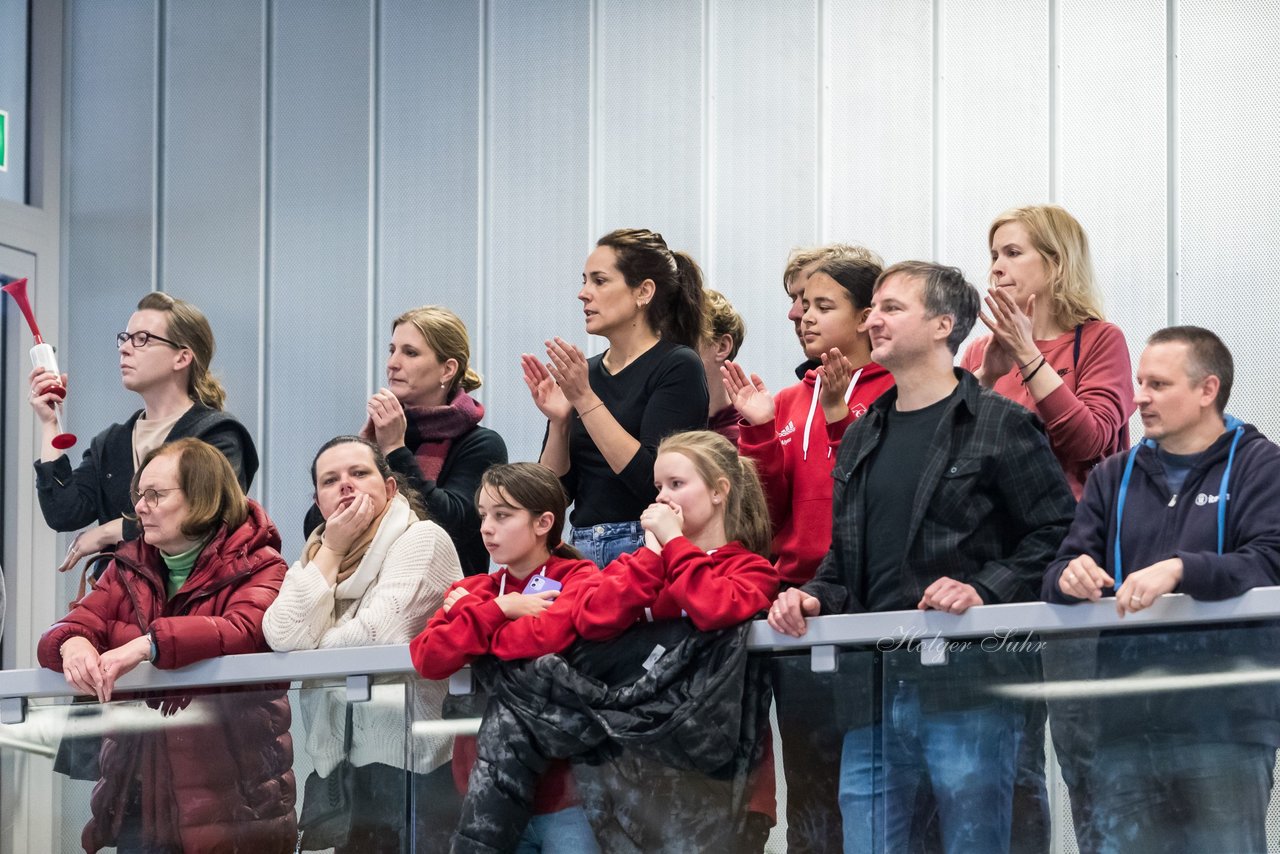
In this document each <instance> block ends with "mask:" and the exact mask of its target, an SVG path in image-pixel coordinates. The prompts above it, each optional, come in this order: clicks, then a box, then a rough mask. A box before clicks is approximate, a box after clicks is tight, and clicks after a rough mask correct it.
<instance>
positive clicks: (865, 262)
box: [721, 247, 893, 851]
mask: <svg viewBox="0 0 1280 854" xmlns="http://www.w3.org/2000/svg"><path fill="white" fill-rule="evenodd" d="M880 271H881V264H880V260H879V258H877V257H876V256H875V255H874V254H873V253H871V252H870V251H869V250H866V249H862V248H860V247H858V248H857V249H856V251H855V250H854V249H853V248H850V255H849V256H847V257H843V258H838V259H828V260H825V261H819V262H818V266H817V268H816V269H815V270H814V272H813V273H812V274H810V275H809V277H808V279H807V281H806V282H805V285H804V296H803V298H802V304H803V306H804V314H803V315H802V316H801V318H800V340H801V343H803V344H804V350H805V355H806V356H807V357H808V358H809V359H811V360H813V362H814V363H815V364H816V365H817V367H815V368H812V369H810V370H808V371H807V372H806V373H805V375H804V378H803V379H802V380H801V381H800V382H798V383H796V384H795V385H793V386H790V387H789V388H785V389H783V390H782V391H780V392H778V394H777V396H776V398H775V397H773V396H771V395H770V394H769V392H768V390H767V389H766V388H765V386H764V383H763V382H761V381H760V378H759V377H757V376H756V375H754V374H753V375H751V378H750V380H748V379H747V374H746V372H745V371H743V369H742V368H741V367H740V366H738V365H737V364H736V363H734V362H727V363H726V364H725V365H724V367H723V368H722V370H721V372H722V374H723V375H724V386H725V389H726V390H727V391H728V392H729V396H730V399H731V400H732V401H733V404H734V406H736V407H737V409H738V411H739V412H740V413H742V419H743V420H742V428H741V432H740V433H739V435H738V449H739V450H740V451H741V452H742V454H743V455H744V456H747V457H750V458H751V459H752V460H754V461H755V462H756V465H757V466H759V469H760V479H761V481H762V482H763V483H764V490H765V495H766V496H767V498H768V501H769V514H770V517H771V519H772V523H773V545H772V548H771V553H772V555H773V557H774V561H775V565H776V567H777V569H778V575H779V578H780V580H781V581H782V583H783V585H784V586H795V585H800V584H804V583H805V582H807V581H810V580H812V578H813V576H814V573H816V572H817V570H818V564H819V563H821V562H822V558H823V557H824V556H825V555H826V553H827V549H828V548H829V547H830V545H831V501H832V488H833V483H834V481H833V480H832V476H831V473H832V471H833V470H834V468H835V465H836V451H837V449H838V447H839V444H840V440H841V438H843V436H844V432H845V430H847V429H848V427H849V425H851V424H852V423H853V422H854V421H855V420H856V419H858V418H859V417H861V415H862V414H863V413H864V412H866V411H867V408H868V407H869V406H870V405H871V404H872V403H873V402H874V401H875V400H876V398H878V397H880V395H881V394H883V393H884V392H885V391H886V390H887V389H889V388H890V387H891V386H892V385H893V376H892V375H891V374H890V373H889V372H888V371H886V370H885V369H884V368H882V367H881V366H880V365H877V364H876V363H875V362H873V361H871V342H870V340H869V338H868V337H867V334H866V333H865V332H862V331H860V328H861V325H862V323H863V321H864V320H866V317H867V314H868V313H869V311H870V307H871V293H872V290H873V287H874V285H875V281H876V277H877V276H879V275H880ZM773 678H774V686H775V694H776V698H777V710H778V715H777V716H778V728H779V730H780V732H781V735H782V753H783V769H784V771H785V772H786V777H787V837H788V842H789V843H790V845H791V846H792V849H793V850H797V851H803V850H815V851H816V850H826V849H830V848H832V847H838V846H839V845H840V844H841V843H840V840H841V839H842V836H841V832H840V809H839V803H838V802H837V800H836V792H837V791H838V789H839V775H840V751H841V749H842V745H843V743H844V729H843V728H842V727H841V726H840V725H839V723H838V722H837V721H836V719H835V716H834V715H833V714H830V713H827V712H824V710H829V709H833V708H835V707H836V706H835V704H836V698H835V696H834V693H833V692H834V691H835V690H836V688H835V685H834V683H832V681H831V680H830V679H829V678H825V674H822V675H819V676H817V677H815V676H814V674H813V673H812V672H811V671H810V670H809V669H808V668H797V667H793V666H791V665H790V664H789V663H788V662H787V661H785V660H782V659H779V660H777V661H775V662H774V667H773Z"/></svg>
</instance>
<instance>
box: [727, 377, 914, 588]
mask: <svg viewBox="0 0 1280 854" xmlns="http://www.w3.org/2000/svg"><path fill="white" fill-rule="evenodd" d="M817 377H818V375H817V372H816V371H808V372H806V373H805V375H804V379H803V380H801V381H800V382H798V383H796V384H795V385H793V386H790V387H788V388H785V389H783V390H782V391H780V392H778V394H777V396H776V397H774V399H773V405H774V409H775V410H776V412H775V415H774V419H773V423H772V424H759V425H751V424H747V423H746V422H743V424H742V432H741V434H739V436H738V450H739V451H740V452H741V453H742V455H743V456H747V457H750V458H751V459H753V460H755V463H756V468H757V470H758V471H759V472H760V481H761V483H762V484H763V485H764V494H765V498H766V499H767V500H768V503H769V518H770V520H772V522H773V554H774V559H775V565H776V566H777V569H778V577H779V579H780V580H781V581H782V582H783V583H786V584H804V583H806V582H809V581H812V580H813V575H814V573H815V572H817V570H818V564H820V563H822V558H823V557H825V556H826V554H827V549H828V548H830V547H831V493H832V481H831V472H832V470H833V469H834V468H835V466H836V452H837V451H839V449H840V439H841V438H842V437H843V436H844V431H845V430H846V429H848V427H849V425H850V424H852V423H853V422H854V421H855V420H857V419H858V418H861V417H862V415H863V413H865V412H866V411H867V407H869V406H870V405H871V404H872V403H874V402H875V401H876V399H877V398H879V397H880V395H882V394H884V393H885V392H886V391H887V390H889V389H890V388H892V387H893V375H892V374H890V373H889V372H888V371H887V370H885V369H884V368H883V367H881V366H880V365H877V364H876V363H875V362H868V363H867V364H866V365H865V366H863V368H862V372H861V373H860V374H859V375H858V378H857V381H856V382H855V383H854V386H853V393H852V395H851V396H850V397H849V415H848V416H847V417H846V418H845V419H844V420H843V421H840V422H837V423H835V424H832V425H829V426H828V424H827V421H826V418H825V417H824V415H823V412H822V402H821V401H820V400H817V399H816V396H817V393H818V391H819V389H818V388H817ZM806 436H807V437H808V450H806V449H805V438H806Z"/></svg>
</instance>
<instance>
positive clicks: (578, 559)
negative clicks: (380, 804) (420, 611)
mask: <svg viewBox="0 0 1280 854" xmlns="http://www.w3.org/2000/svg"><path fill="white" fill-rule="evenodd" d="M567 504H568V499H567V498H566V496H565V494H564V489H563V487H561V486H560V480H559V478H557V477H556V476H555V474H553V473H552V472H551V470H550V469H548V468H546V467H544V466H541V465H538V464H537V463H512V464H510V465H496V466H492V467H490V468H489V469H488V470H487V471H485V473H484V475H483V477H482V478H481V481H480V489H479V491H478V492H477V493H476V507H477V510H478V511H479V515H480V536H481V538H482V539H483V541H484V545H485V548H486V549H487V550H488V551H489V554H490V556H491V557H492V560H493V561H494V563H497V564H499V565H500V567H501V568H500V569H499V570H498V571H497V572H493V573H490V574H488V575H472V576H468V577H466V578H464V579H462V580H461V581H458V582H456V583H455V584H453V585H451V586H450V587H449V589H448V590H447V591H446V592H445V597H444V605H443V607H441V608H440V610H439V611H437V612H436V614H435V616H433V617H432V618H431V620H430V621H429V622H428V623H427V627H426V628H425V629H424V630H423V631H422V634H420V635H418V636H417V637H416V638H414V640H413V642H412V643H411V644H410V645H409V654H410V656H411V657H412V659H413V666H414V667H415V668H416V669H417V671H418V673H420V674H421V675H422V676H423V677H425V678H427V679H446V678H448V677H449V676H450V675H451V674H453V673H454V672H455V671H457V670H458V669H460V668H461V667H463V666H464V665H466V664H468V663H469V662H470V661H472V660H473V659H474V658H476V657H477V656H480V655H494V656H497V657H498V658H502V659H521V658H536V657H538V656H540V655H546V654H548V653H555V652H561V651H563V650H564V649H565V648H566V647H568V646H569V645H570V644H571V643H573V641H574V640H576V639H577V633H576V632H575V631H574V627H573V618H572V613H573V601H574V598H575V596H576V595H577V593H578V592H579V591H580V590H581V589H582V587H583V586H584V582H585V581H586V580H587V579H589V578H591V577H593V576H595V575H596V574H597V573H596V566H595V564H593V563H591V562H590V561H588V560H584V559H583V558H582V555H580V554H579V553H578V551H577V550H576V549H574V548H573V547H572V546H569V545H567V544H565V543H563V542H562V541H561V539H560V532H561V531H562V530H563V529H564V519H565V509H566V505H567ZM474 764H475V739H474V738H466V737H461V736H460V737H459V738H458V739H457V740H456V742H455V745H454V756H453V769H454V779H455V781H456V782H457V783H458V787H459V789H460V790H465V789H466V784H467V778H468V776H469V775H470V773H471V768H472V766H473V765H474ZM533 812H534V815H533V817H532V818H531V819H530V822H529V825H528V827H527V828H526V830H525V834H524V838H522V839H521V848H520V850H521V851H526V850H527V851H540V850H547V851H566V852H573V853H574V854H579V852H582V854H586V853H587V852H598V851H599V848H598V846H597V844H596V841H595V837H594V836H593V835H592V833H591V827H590V825H589V824H588V823H587V819H586V816H585V814H584V813H583V812H582V808H581V807H580V806H578V800H577V795H576V793H575V791H574V788H573V779H572V774H571V772H570V770H569V763H568V762H567V761H564V760H561V761H559V762H555V763H553V764H552V765H551V767H550V768H549V769H548V771H547V773H546V774H544V775H543V776H542V778H541V779H540V780H539V783H538V788H537V792H536V794H535V796H534V809H533Z"/></svg>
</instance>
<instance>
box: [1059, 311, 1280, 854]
mask: <svg viewBox="0 0 1280 854" xmlns="http://www.w3.org/2000/svg"><path fill="white" fill-rule="evenodd" d="M1233 374H1234V368H1233V365H1232V359H1231V353H1230V351H1229V350H1228V349H1227V348H1226V346H1225V345H1224V344H1223V343H1222V341H1221V340H1220V339H1219V338H1218V336H1216V335H1214V334H1213V333H1212V332H1210V331H1208V330H1207V329H1201V328H1199V327H1195V326H1174V327H1169V328H1167V329H1162V330H1160V331H1159V332H1156V333H1155V334H1154V335H1152V336H1151V338H1150V339H1149V340H1148V342H1147V347H1146V349H1145V350H1144V351H1143V353H1142V357H1141V359H1140V360H1139V362H1138V376H1137V380H1138V382H1137V388H1138V391H1137V394H1136V395H1135V396H1134V400H1135V403H1137V405H1138V412H1139V414H1140V415H1141V417H1142V425H1143V433H1144V434H1145V438H1144V439H1143V440H1142V442H1140V443H1139V444H1137V445H1135V446H1134V447H1133V448H1132V449H1131V450H1130V451H1128V452H1127V453H1121V454H1116V455H1115V456H1112V457H1110V458H1109V459H1107V460H1106V461H1105V462H1103V463H1102V464H1101V465H1100V466H1098V467H1097V468H1096V469H1094V470H1093V472H1092V473H1091V474H1090V476H1089V479H1088V481H1087V482H1086V483H1085V490H1084V496H1083V497H1082V499H1081V501H1080V506H1079V508H1078V509H1077V511H1076V515H1075V520H1074V521H1073V522H1072V525H1071V531H1070V534H1069V535H1068V536H1067V539H1066V540H1065V541H1064V542H1063V544H1062V547H1061V549H1060V550H1059V551H1058V557H1057V559H1056V560H1055V561H1054V562H1053V563H1052V564H1051V565H1050V566H1049V569H1048V571H1047V572H1046V573H1045V579H1044V590H1043V593H1044V598H1045V599H1047V600H1048V601H1050V602H1065V603H1076V602H1084V601H1095V602H1096V601H1099V600H1100V599H1101V598H1102V597H1103V596H1104V595H1105V596H1112V595H1113V596H1114V598H1115V606H1116V611H1117V613H1118V614H1119V615H1120V616H1121V617H1123V616H1124V615H1125V614H1131V613H1135V612H1137V611H1142V610H1144V609H1146V608H1150V607H1151V606H1152V605H1153V604H1155V602H1156V601H1157V600H1158V599H1159V597H1160V596H1161V595H1163V594H1165V593H1175V592H1176V593H1186V594H1187V595H1189V596H1191V597H1193V598H1195V599H1205V600H1216V599H1227V598H1230V597H1233V596H1239V595H1241V594H1242V593H1244V592H1246V591H1247V590H1250V589H1251V588H1254V587H1261V586H1268V585H1275V584H1280V476H1278V475H1280V448H1277V446H1276V445H1275V444H1274V443H1272V442H1270V441H1268V440H1267V438H1266V437H1265V436H1263V435H1262V434H1261V433H1259V432H1258V430H1257V429H1256V428H1254V427H1253V426H1251V425H1248V424H1244V423H1243V422H1241V421H1239V420H1237V419H1235V418H1233V417H1231V416H1229V415H1227V414H1226V405H1227V400H1228V398H1229V397H1230V394H1231V384H1232V378H1233ZM1277 648H1280V632H1277V630H1276V628H1275V627H1274V626H1273V625H1262V624H1256V623H1255V624H1245V625H1236V626H1231V627H1224V628H1211V627H1204V626H1195V627H1188V628H1186V629H1173V630H1169V631H1166V632H1162V633H1160V634H1154V635H1153V634H1148V633H1143V634H1140V635H1136V634H1111V635H1103V636H1102V638H1101V639H1100V641H1099V654H1098V676H1099V678H1100V679H1103V680H1107V681H1113V682H1114V683H1116V684H1119V685H1123V684H1124V683H1125V682H1126V681H1128V682H1132V677H1133V675H1134V674H1135V673H1136V672H1137V671H1139V670H1144V669H1147V668H1155V669H1159V670H1161V671H1162V672H1163V673H1164V674H1165V675H1166V676H1167V675H1168V674H1170V673H1173V674H1178V675H1180V676H1185V677H1187V678H1186V684H1187V688H1193V687H1195V682H1196V681H1197V680H1196V679H1195V678H1194V677H1195V676H1197V675H1200V674H1207V673H1212V674H1214V675H1215V678H1218V679H1220V677H1221V676H1222V674H1223V672H1224V671H1230V670H1233V669H1248V668H1252V667H1256V666H1257V665H1258V664H1265V665H1266V666H1274V664H1275V659H1276V655H1275V651H1276V649H1277ZM1242 682H1247V680H1242ZM1096 714H1097V721H1096V723H1097V735H1096V738H1097V741H1098V743H1097V745H1096V747H1095V748H1094V750H1093V766H1092V769H1091V770H1090V771H1089V772H1088V777H1089V779H1088V780H1087V781H1086V783H1087V784H1088V785H1090V787H1091V789H1092V791H1093V795H1094V797H1093V800H1094V812H1093V816H1092V817H1091V819H1090V825H1091V826H1089V827H1084V828H1082V827H1077V828H1076V830H1077V834H1078V835H1082V836H1089V837H1093V838H1096V841H1097V843H1098V847H1099V850H1102V851H1104V852H1121V851H1123V852H1134V851H1152V852H1161V854H1167V852H1171V851H1237V852H1239V851H1258V852H1264V851H1266V850H1267V837H1266V815H1267V804H1268V801H1269V799H1270V793H1271V774H1272V768H1273V766H1274V763H1275V754H1276V747H1277V746H1278V745H1280V697H1278V695H1277V691H1276V689H1275V686H1274V685H1264V686H1262V687H1248V686H1247V685H1245V686H1243V687H1241V683H1237V684H1236V686H1231V685H1230V684H1229V683H1227V684H1224V683H1222V682H1221V681H1219V683H1218V687H1217V688H1216V689H1215V690H1205V689H1204V688H1203V687H1201V689H1200V690H1198V691H1196V690H1182V691H1178V690H1172V691H1153V692H1141V691H1135V692H1132V693H1126V694H1124V695H1122V696H1120V697H1118V698H1112V697H1109V696H1108V695H1103V697H1102V698H1100V699H1098V701H1097V703H1096Z"/></svg>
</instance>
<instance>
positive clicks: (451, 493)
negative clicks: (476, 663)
mask: <svg viewBox="0 0 1280 854" xmlns="http://www.w3.org/2000/svg"><path fill="white" fill-rule="evenodd" d="M470 362H471V342H470V340H469V339H468V337H467V327H466V326H465V325H463V323H462V320H461V318H459V317H458V316H457V315H456V314H454V313H453V312H452V311H449V309H447V308H443V307H441V306H437V305H424V306H420V307H418V308H412V309H409V310H408V311H406V312H404V313H403V314H401V315H400V316H399V317H397V318H396V319H395V320H393V321H392V322H391V344H390V347H389V348H388V353H387V364H386V376H387V385H386V387H384V388H381V389H379V390H378V391H376V392H375V393H374V394H373V395H372V396H371V397H370V398H369V401H368V403H367V404H366V405H365V411H366V413H367V414H368V420H367V421H366V422H365V424H364V427H362V428H361V430H360V435H361V436H362V437H363V438H365V439H368V440H370V441H372V442H374V443H375V444H376V445H377V446H378V448H379V450H381V451H382V453H383V455H384V456H385V457H386V458H387V462H388V463H390V465H391V468H392V469H393V470H394V471H396V472H398V473H400V474H403V475H404V476H405V477H406V478H407V479H408V484H409V485H410V486H412V487H413V488H414V489H416V490H417V491H418V492H419V493H421V495H422V502H423V504H425V505H426V508H427V512H428V513H429V514H430V516H431V518H432V519H433V520H434V521H435V522H436V523H437V524H439V525H440V527H442V528H444V529H445V531H447V532H448V534H449V537H450V538H451V539H452V540H453V544H454V547H455V548H456V549H457V550H458V559H459V560H460V561H461V563H462V572H463V574H465V575H471V574H474V573H478V572H487V571H488V570H489V556H488V555H487V554H485V550H484V544H483V543H482V542H481V541H480V530H479V529H480V521H479V519H477V518H476V510H475V502H474V500H473V496H474V495H475V492H476V487H478V486H479V485H480V475H481V474H482V473H483V472H484V470H485V469H487V468H488V467H489V466H491V465H493V464H495V463H505V462H506V461H507V446H506V443H505V442H503V441H502V437H501V436H499V435H498V434H497V433H495V432H494V431H492V430H490V429H488V428H487V427H481V426H480V421H481V419H483V418H484V411H485V410H484V406H483V405H482V404H481V403H480V402H479V401H477V400H476V399H475V398H473V397H472V396H471V392H473V391H475V390H476V389H478V388H480V375H479V374H477V373H476V372H475V371H474V370H472V369H471V366H470ZM319 523H320V517H319V515H318V513H317V512H316V509H315V508H314V507H313V508H312V509H311V512H310V513H308V514H307V518H306V522H305V530H306V532H307V534H308V535H309V534H310V533H311V530H312V529H313V528H314V527H315V526H316V525H318V524H319Z"/></svg>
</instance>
